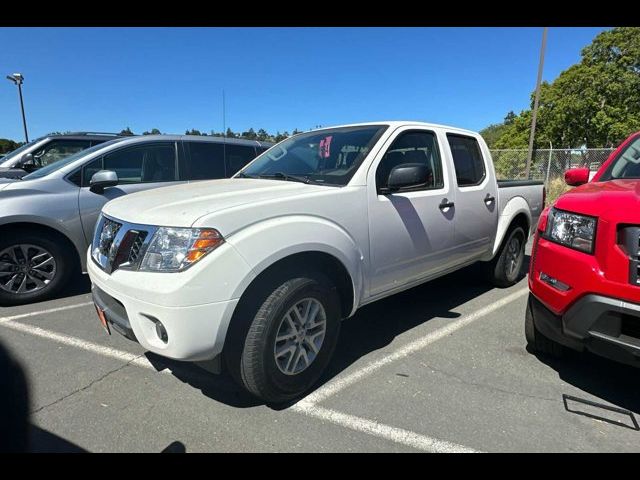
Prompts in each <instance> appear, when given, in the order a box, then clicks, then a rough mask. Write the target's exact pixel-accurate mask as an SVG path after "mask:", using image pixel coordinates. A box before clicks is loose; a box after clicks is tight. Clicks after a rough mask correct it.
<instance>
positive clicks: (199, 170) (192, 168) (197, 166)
mask: <svg viewBox="0 0 640 480" xmlns="http://www.w3.org/2000/svg"><path fill="white" fill-rule="evenodd" d="M184 144H185V147H186V148H187V149H188V151H189V155H188V156H187V161H186V162H185V165H183V168H181V172H183V173H182V176H183V178H182V179H183V180H211V179H216V178H224V177H225V165H224V145H222V143H213V142H185V143H184ZM227 147H228V145H227Z"/></svg>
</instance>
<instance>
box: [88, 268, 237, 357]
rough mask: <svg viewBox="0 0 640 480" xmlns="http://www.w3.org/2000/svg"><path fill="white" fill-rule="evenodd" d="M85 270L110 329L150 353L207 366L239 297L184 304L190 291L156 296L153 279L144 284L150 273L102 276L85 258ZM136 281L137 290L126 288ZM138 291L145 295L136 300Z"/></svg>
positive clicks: (220, 343)
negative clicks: (158, 326)
mask: <svg viewBox="0 0 640 480" xmlns="http://www.w3.org/2000/svg"><path fill="white" fill-rule="evenodd" d="M87 267H88V268H87V270H88V272H89V276H90V278H91V282H92V292H93V296H94V301H95V303H96V304H97V305H98V306H99V307H100V308H102V309H103V310H104V312H105V316H106V318H107V320H108V322H109V324H110V325H111V326H112V327H113V329H114V330H116V331H118V332H119V333H121V334H122V335H124V336H126V337H127V338H129V339H131V340H134V341H137V342H138V343H140V345H142V346H143V347H144V348H146V349H147V350H149V351H151V352H153V353H156V354H158V355H162V356H164V357H168V358H173V359H176V360H185V361H193V362H201V361H208V360H211V359H214V358H215V357H217V356H218V355H219V354H220V353H221V352H222V348H223V345H224V340H225V337H226V333H227V328H228V325H229V322H230V320H231V317H232V315H233V312H234V310H235V307H236V305H237V303H238V301H239V298H235V299H230V300H223V301H214V302H207V303H205V302H202V303H201V302H194V304H192V305H184V304H183V301H184V299H185V298H189V297H192V295H190V293H193V292H189V291H187V292H180V291H177V292H176V293H175V294H167V293H166V290H165V292H164V293H163V294H158V292H159V291H160V292H162V291H163V290H164V288H163V285H161V284H160V282H161V280H160V276H158V275H157V274H156V277H155V282H156V283H155V285H153V286H152V285H150V284H149V283H148V279H149V275H154V274H143V273H142V272H118V273H119V274H120V275H108V274H106V273H105V272H103V271H102V270H100V269H99V267H97V266H96V265H95V263H94V262H93V261H92V260H91V259H88V262H87ZM170 275H174V276H175V275H176V274H170ZM177 275H179V274H177ZM136 276H137V277H138V278H139V280H138V282H139V283H138V285H136V287H137V288H135V289H133V288H128V284H129V282H132V281H134V280H135V277H136ZM229 276H231V275H229ZM168 278H170V279H171V280H172V281H174V280H173V278H176V280H175V281H177V277H168ZM202 282H203V283H204V282H205V280H202ZM212 286H213V285H212V284H211V283H209V287H208V289H209V290H211V289H212ZM154 287H156V288H154ZM140 290H143V291H144V293H145V294H146V295H141V294H140V293H143V292H141V291H140ZM220 290H221V289H220ZM216 293H219V292H216ZM141 297H142V298H141ZM157 322H160V323H161V324H162V327H163V329H164V331H165V332H166V338H165V339H163V338H162V336H161V335H160V334H159V330H158V328H157ZM97 324H98V320H97V319H96V325H97Z"/></svg>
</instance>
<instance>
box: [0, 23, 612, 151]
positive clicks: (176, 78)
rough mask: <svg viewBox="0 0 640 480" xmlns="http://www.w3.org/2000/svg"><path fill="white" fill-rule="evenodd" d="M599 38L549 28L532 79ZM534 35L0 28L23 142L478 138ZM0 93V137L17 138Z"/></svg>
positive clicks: (528, 74)
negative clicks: (325, 131) (416, 134)
mask: <svg viewBox="0 0 640 480" xmlns="http://www.w3.org/2000/svg"><path fill="white" fill-rule="evenodd" d="M603 30H605V28H550V29H549V35H548V39H547V52H546V59H545V68H544V79H545V80H553V79H554V78H555V77H557V76H558V74H559V73H560V72H561V71H562V70H564V69H566V68H567V67H569V66H570V65H572V64H573V63H575V62H577V61H578V60H579V59H580V50H581V48H582V47H584V46H586V45H587V44H589V43H590V42H591V40H592V39H593V37H594V36H595V35H596V34H597V33H599V32H601V31H603ZM541 39H542V28H522V27H517V28H0V45H2V46H3V47H2V49H1V50H0V66H1V67H2V69H4V71H1V72H0V73H1V74H2V78H3V79H4V76H5V75H6V74H9V73H13V72H20V73H22V74H23V75H24V76H25V84H24V97H25V110H26V115H27V123H28V127H29V135H30V137H32V138H33V137H36V136H38V135H42V134H45V133H47V132H50V131H55V130H58V131H65V130H92V131H120V130H121V129H122V128H124V127H127V126H129V127H130V128H131V129H132V130H133V131H134V132H135V133H141V132H142V131H144V130H150V129H151V128H159V129H160V130H161V131H162V132H165V133H183V132H184V130H185V129H188V128H189V129H190V128H197V129H199V130H201V131H207V132H209V131H210V130H212V129H214V130H216V131H219V130H222V90H223V89H224V90H225V92H226V106H227V116H226V118H227V126H229V127H231V128H232V129H233V130H234V131H242V130H246V129H248V128H249V127H254V128H256V129H257V128H265V129H266V130H267V131H269V132H275V131H276V130H280V131H283V130H288V131H291V130H293V129H294V128H298V129H301V130H306V129H309V128H313V127H315V126H316V125H323V126H329V125H336V124H341V123H351V122H358V121H376V120H402V119H409V120H422V121H429V122H436V123H445V124H451V125H455V126H459V127H463V128H469V129H473V130H480V129H482V128H484V127H486V126H487V125H489V124H490V123H495V122H499V121H501V120H502V118H503V117H504V115H505V114H506V113H507V112H508V111H509V110H514V111H516V113H518V112H519V111H520V110H522V109H523V108H527V107H528V104H529V95H530V92H531V91H532V90H533V89H534V87H535V79H536V72H537V67H538V56H539V49H540V42H541ZM16 90H17V89H16V87H15V86H13V85H12V84H11V83H10V82H9V81H8V80H3V82H2V83H0V138H12V139H15V140H22V139H23V133H22V123H21V117H20V109H19V103H18V95H17V91H16Z"/></svg>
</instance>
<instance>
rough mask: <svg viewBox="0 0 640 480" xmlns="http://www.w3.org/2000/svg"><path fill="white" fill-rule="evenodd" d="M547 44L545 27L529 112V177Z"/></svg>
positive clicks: (526, 171) (527, 174)
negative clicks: (531, 105) (531, 108)
mask: <svg viewBox="0 0 640 480" xmlns="http://www.w3.org/2000/svg"><path fill="white" fill-rule="evenodd" d="M546 46H547V27H544V30H542V46H541V47H540V62H539V63H538V79H537V81H536V96H535V99H534V101H533V112H531V133H530V134H529V152H528V154H527V168H526V169H525V175H526V177H527V179H529V170H530V169H531V159H532V156H533V139H534V136H535V134H536V117H537V115H538V101H539V100H540V82H541V80H542V69H543V67H544V50H545V48H546Z"/></svg>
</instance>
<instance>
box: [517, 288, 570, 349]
mask: <svg viewBox="0 0 640 480" xmlns="http://www.w3.org/2000/svg"><path fill="white" fill-rule="evenodd" d="M524 335H525V337H526V339H527V345H529V348H531V350H533V351H534V352H537V353H540V354H542V355H546V356H548V357H552V358H560V357H561V356H562V353H563V348H562V345H560V344H559V343H557V342H554V341H553V340H551V339H550V338H548V337H545V336H544V335H543V334H542V333H540V330H538V329H537V328H536V324H535V323H534V321H533V311H532V309H531V296H529V300H528V302H527V312H526V314H525V321H524Z"/></svg>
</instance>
